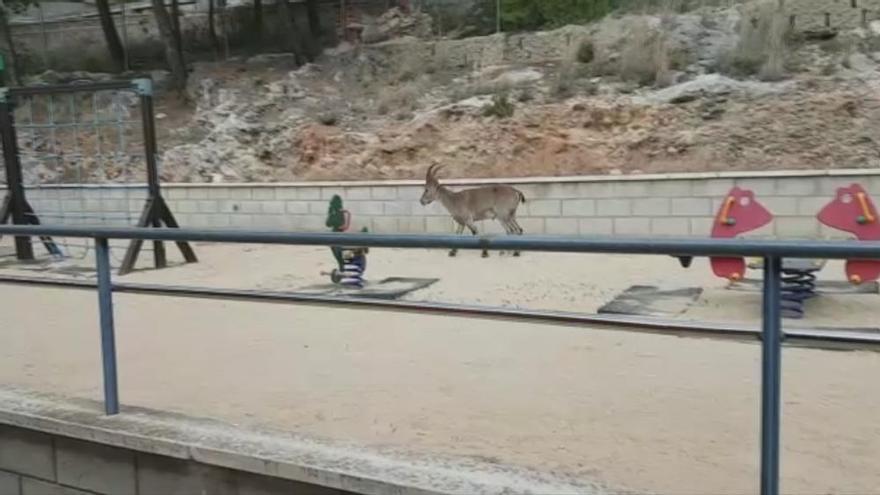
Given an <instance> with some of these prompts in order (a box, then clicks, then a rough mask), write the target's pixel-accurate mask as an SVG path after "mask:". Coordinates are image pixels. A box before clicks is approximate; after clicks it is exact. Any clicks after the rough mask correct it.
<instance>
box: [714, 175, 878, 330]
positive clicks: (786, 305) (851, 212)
mask: <svg viewBox="0 0 880 495" xmlns="http://www.w3.org/2000/svg"><path fill="white" fill-rule="evenodd" d="M817 218H818V220H819V221H820V222H821V223H823V224H824V225H827V226H829V227H832V228H835V229H838V230H842V231H845V232H849V233H852V234H853V235H855V236H856V238H857V239H859V240H880V217H878V213H877V209H876V207H875V206H874V203H873V201H871V197H870V196H869V195H868V193H867V192H866V191H865V190H864V188H862V186H860V185H859V184H852V185H850V186H848V187H842V188H840V189H838V190H837V193H836V195H835V197H834V199H833V200H832V201H831V202H830V203H828V204H827V205H826V206H825V207H824V208H822V210H821V211H820V212H819V214H818V215H817ZM772 220H773V214H772V213H770V211H769V210H768V209H767V208H765V207H764V206H763V205H762V204H761V203H760V202H759V201H757V200H756V199H755V195H754V193H753V192H752V191H749V190H746V189H740V188H739V187H734V188H733V189H731V190H730V192H729V193H728V194H727V196H726V197H725V198H724V201H723V202H722V204H721V206H720V208H719V209H718V212H717V214H716V215H715V220H714V221H713V223H712V232H711V237H713V238H733V237H736V236H739V235H741V234H744V233H746V232H751V231H754V230H756V229H759V228H761V227H763V226H765V225H767V224H769V223H770V222H771V221H772ZM762 262H763V260H757V261H755V262H753V263H748V264H747V263H746V260H745V259H743V258H733V257H730V258H710V265H711V266H712V272H713V273H714V274H715V275H717V276H719V277H721V278H725V279H727V280H730V281H731V282H733V283H737V282H741V281H743V280H744V277H745V273H746V269H747V268H752V269H756V268H760V267H761V265H762ZM824 267H825V260H821V259H784V260H783V261H782V267H781V271H782V278H781V282H782V283H781V287H780V292H781V294H780V299H781V309H782V314H783V316H785V317H788V318H802V317H803V315H804V305H805V303H806V301H807V300H809V299H811V298H813V297H816V296H817V295H818V293H817V287H816V274H817V273H818V272H819V271H821V270H822V269H823V268H824ZM846 276H847V280H848V281H849V282H850V283H852V284H854V285H858V284H862V283H865V282H871V281H876V280H877V279H878V278H880V260H847V261H846Z"/></svg>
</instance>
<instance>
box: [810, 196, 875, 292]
mask: <svg viewBox="0 0 880 495" xmlns="http://www.w3.org/2000/svg"><path fill="white" fill-rule="evenodd" d="M818 219H819V221H820V222H822V223H823V224H825V225H827V226H829V227H831V228H834V229H838V230H842V231H844V232H849V233H851V234H853V235H854V236H855V237H856V239H858V240H860V241H877V240H880V223H878V216H877V208H876V207H875V206H874V202H873V201H871V197H870V196H869V195H868V193H867V192H866V191H865V190H864V189H863V188H862V186H860V185H859V184H852V185H850V186H848V187H841V188H839V189H838V190H837V194H836V195H835V197H834V199H833V200H831V202H830V203H828V204H827V205H825V207H824V208H822V210H821V211H820V212H819V215H818ZM878 278H880V260H847V261H846V279H847V280H849V281H850V282H851V283H853V284H861V283H864V282H869V281H874V280H877V279H878Z"/></svg>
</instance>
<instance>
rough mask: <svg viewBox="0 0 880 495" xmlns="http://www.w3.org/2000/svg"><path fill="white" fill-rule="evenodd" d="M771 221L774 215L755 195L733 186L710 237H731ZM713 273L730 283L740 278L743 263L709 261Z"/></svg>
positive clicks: (716, 259)
mask: <svg viewBox="0 0 880 495" xmlns="http://www.w3.org/2000/svg"><path fill="white" fill-rule="evenodd" d="M772 220H773V214H771V213H770V211H769V210H767V208H765V207H764V205H762V204H761V203H759V202H758V201H757V200H755V194H754V193H753V192H752V191H749V190H747V189H740V188H739V187H734V188H733V189H731V190H730V192H729V193H728V194H727V196H725V197H724V201H722V203H721V207H720V208H718V213H717V214H716V215H715V221H714V222H713V223H712V237H715V238H731V237H736V236H738V235H740V234H743V233H745V232H750V231H752V230H755V229H759V228H761V227H763V226H765V225H767V224H768V223H770V222H771V221H772ZM709 262H710V264H711V265H712V272H713V273H714V274H715V275H717V276H719V277H723V278H726V279H730V280H739V279H741V278H743V276H744V275H745V272H746V260H744V259H743V258H711V259H710V260H709Z"/></svg>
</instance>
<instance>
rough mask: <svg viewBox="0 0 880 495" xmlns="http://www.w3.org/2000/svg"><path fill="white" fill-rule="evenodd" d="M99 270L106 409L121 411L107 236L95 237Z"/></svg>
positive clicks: (109, 413)
mask: <svg viewBox="0 0 880 495" xmlns="http://www.w3.org/2000/svg"><path fill="white" fill-rule="evenodd" d="M95 263H96V265H97V270H98V309H99V311H100V314H101V360H102V362H103V370H104V411H105V412H106V413H107V414H108V415H113V414H117V413H119V387H118V384H117V378H116V336H115V330H114V327H113V285H112V281H111V279H110V277H111V275H110V245H109V243H108V241H107V238H105V237H98V238H96V239H95Z"/></svg>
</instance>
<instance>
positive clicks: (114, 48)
mask: <svg viewBox="0 0 880 495" xmlns="http://www.w3.org/2000/svg"><path fill="white" fill-rule="evenodd" d="M95 5H96V6H97V7H98V17H99V18H100V20H101V29H102V30H103V31H104V40H105V41H106V42H107V50H109V51H110V58H111V59H112V60H113V68H114V69H116V72H122V71H123V70H125V69H126V67H125V48H123V46H122V41H120V40H119V33H118V32H116V24H114V23H113V14H111V13H110V2H109V1H108V0H95Z"/></svg>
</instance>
